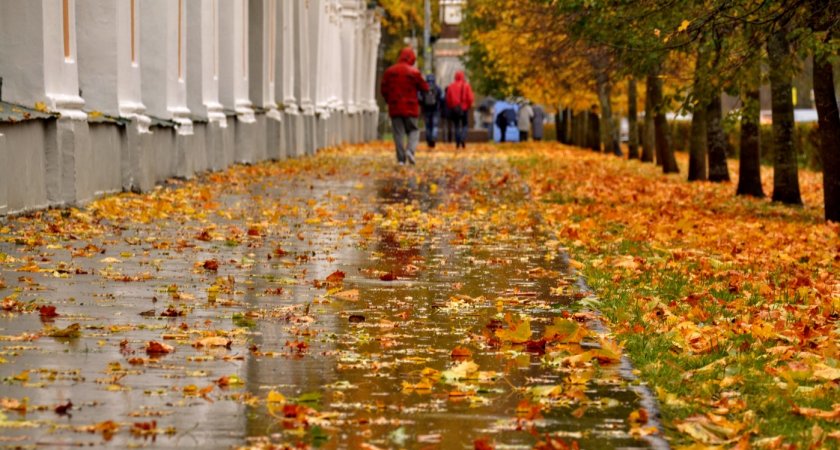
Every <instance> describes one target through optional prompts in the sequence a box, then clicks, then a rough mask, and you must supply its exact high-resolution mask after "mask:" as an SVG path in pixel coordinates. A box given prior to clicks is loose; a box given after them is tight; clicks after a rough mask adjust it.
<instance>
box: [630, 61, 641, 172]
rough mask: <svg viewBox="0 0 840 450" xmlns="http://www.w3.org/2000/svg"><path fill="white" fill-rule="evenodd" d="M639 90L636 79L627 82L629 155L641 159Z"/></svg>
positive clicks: (631, 157)
mask: <svg viewBox="0 0 840 450" xmlns="http://www.w3.org/2000/svg"><path fill="white" fill-rule="evenodd" d="M637 96H638V92H637V88H636V79H635V78H632V77H631V78H630V81H628V82H627V127H628V128H629V129H628V130H627V131H628V133H627V157H628V158H630V159H639V156H640V155H639V117H638V114H637V111H636V108H637V104H636V103H637V102H638V99H637Z"/></svg>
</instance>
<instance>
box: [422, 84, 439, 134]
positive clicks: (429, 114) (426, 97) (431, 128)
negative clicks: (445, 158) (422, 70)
mask: <svg viewBox="0 0 840 450" xmlns="http://www.w3.org/2000/svg"><path fill="white" fill-rule="evenodd" d="M426 83H427V84H428V85H429V90H427V91H426V92H423V93H421V94H420V106H421V108H422V109H423V122H425V124H426V144H427V145H428V146H429V148H435V143H436V142H437V136H438V126H439V125H440V124H439V121H440V105H441V103H442V102H441V97H442V93H441V91H440V87H438V85H437V83H435V76H434V75H432V74H428V75H426Z"/></svg>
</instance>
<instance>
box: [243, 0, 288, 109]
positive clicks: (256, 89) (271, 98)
mask: <svg viewBox="0 0 840 450" xmlns="http://www.w3.org/2000/svg"><path fill="white" fill-rule="evenodd" d="M278 7H279V5H278V0H250V5H249V7H248V9H249V11H248V13H249V17H250V23H249V26H250V27H251V29H250V34H249V39H250V47H249V62H250V64H251V70H250V74H249V76H250V89H251V94H252V97H253V99H254V103H255V105H256V106H258V107H260V108H263V109H265V110H266V116H268V117H270V118H272V119H274V120H280V119H281V117H280V113H279V112H278V111H277V100H275V86H276V85H277V84H279V83H278V77H277V55H278V53H279V51H278V48H277V44H278V42H279V41H278V39H277V34H278V26H277V25H278Z"/></svg>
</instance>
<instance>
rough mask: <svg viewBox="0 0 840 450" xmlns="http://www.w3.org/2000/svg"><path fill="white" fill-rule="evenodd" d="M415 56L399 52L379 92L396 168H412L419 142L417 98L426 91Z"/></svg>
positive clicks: (408, 52)
mask: <svg viewBox="0 0 840 450" xmlns="http://www.w3.org/2000/svg"><path fill="white" fill-rule="evenodd" d="M416 61H417V56H416V55H415V54H414V50H412V49H411V47H406V48H404V49H403V50H402V51H401V52H400V56H399V58H398V59H397V63H396V64H394V65H393V66H391V67H389V68H388V69H386V70H385V72H384V73H383V74H382V82H381V83H380V86H379V90H380V91H381V92H382V97H384V98H385V102H386V103H387V104H388V115H389V116H390V117H391V126H392V129H393V132H394V144H395V146H396V150H397V162H398V163H399V164H411V165H414V163H415V161H414V152H415V151H416V150H417V141H418V140H420V129H419V127H418V125H417V118H418V116H419V115H420V102H419V101H418V100H417V99H418V94H419V93H421V92H426V91H428V90H429V85H428V84H426V80H424V79H423V74H421V73H420V71H419V70H418V69H417V68H416V67H414V63H415V62H416Z"/></svg>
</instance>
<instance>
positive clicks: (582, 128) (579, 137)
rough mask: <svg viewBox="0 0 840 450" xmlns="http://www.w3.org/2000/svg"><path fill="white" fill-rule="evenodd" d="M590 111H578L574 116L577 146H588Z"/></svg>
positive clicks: (575, 142) (575, 143)
mask: <svg viewBox="0 0 840 450" xmlns="http://www.w3.org/2000/svg"><path fill="white" fill-rule="evenodd" d="M588 114H589V113H588V112H576V113H574V115H573V116H572V121H573V124H574V133H573V135H574V142H573V144H574V145H575V146H576V147H586V117H587V116H588Z"/></svg>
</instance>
